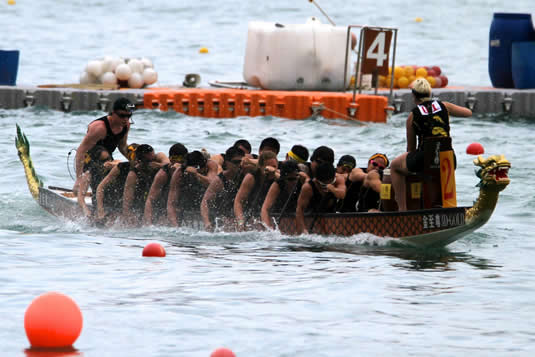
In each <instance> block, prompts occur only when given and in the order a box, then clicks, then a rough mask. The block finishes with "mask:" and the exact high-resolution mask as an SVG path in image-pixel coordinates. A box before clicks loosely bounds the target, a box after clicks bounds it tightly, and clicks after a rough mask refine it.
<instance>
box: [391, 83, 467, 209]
mask: <svg viewBox="0 0 535 357" xmlns="http://www.w3.org/2000/svg"><path fill="white" fill-rule="evenodd" d="M411 90H412V94H413V97H414V102H415V104H416V107H415V108H414V109H413V110H412V111H411V112H410V114H409V116H408V118H407V122H406V130H407V152H405V153H403V154H401V155H400V156H398V157H396V158H395V159H394V160H392V164H391V171H390V172H391V175H392V186H393V188H394V191H395V195H396V202H397V204H398V207H399V211H406V210H407V198H406V186H405V176H408V175H409V174H410V173H418V172H421V171H422V170H423V168H424V167H423V166H424V150H423V148H424V143H425V141H426V139H428V138H436V137H449V136H450V114H451V115H453V116H456V117H469V116H471V115H472V111H471V110H470V109H468V108H464V107H460V106H458V105H455V104H452V103H449V102H442V101H440V100H436V99H435V100H434V99H432V97H431V85H430V84H429V82H428V81H427V80H426V79H424V78H418V79H416V80H415V81H414V82H413V83H412V85H411Z"/></svg>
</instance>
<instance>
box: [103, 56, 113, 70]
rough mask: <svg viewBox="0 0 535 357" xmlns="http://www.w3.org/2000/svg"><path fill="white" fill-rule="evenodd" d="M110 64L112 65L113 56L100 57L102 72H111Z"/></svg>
mask: <svg viewBox="0 0 535 357" xmlns="http://www.w3.org/2000/svg"><path fill="white" fill-rule="evenodd" d="M112 65H113V57H111V56H104V58H103V59H102V74H104V73H106V72H113V69H112Z"/></svg>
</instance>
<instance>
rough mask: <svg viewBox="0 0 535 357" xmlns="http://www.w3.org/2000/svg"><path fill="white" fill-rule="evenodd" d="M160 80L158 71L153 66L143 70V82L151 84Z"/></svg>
mask: <svg viewBox="0 0 535 357" xmlns="http://www.w3.org/2000/svg"><path fill="white" fill-rule="evenodd" d="M157 80H158V73H157V72H156V71H155V70H154V69H152V68H145V70H144V71H143V82H144V83H145V84H146V85H148V86H150V85H151V84H154V83H156V81H157Z"/></svg>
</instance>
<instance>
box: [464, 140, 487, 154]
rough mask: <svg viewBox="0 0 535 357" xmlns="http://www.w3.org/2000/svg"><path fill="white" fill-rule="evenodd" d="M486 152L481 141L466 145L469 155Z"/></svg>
mask: <svg viewBox="0 0 535 357" xmlns="http://www.w3.org/2000/svg"><path fill="white" fill-rule="evenodd" d="M484 152H485V149H484V148H483V145H481V144H480V143H472V144H470V145H468V146H467V147H466V153H467V154H468V155H481V154H483V153H484Z"/></svg>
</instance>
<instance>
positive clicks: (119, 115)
mask: <svg viewBox="0 0 535 357" xmlns="http://www.w3.org/2000/svg"><path fill="white" fill-rule="evenodd" d="M115 114H117V116H118V117H119V118H122V119H127V118H130V117H131V116H132V113H127V114H125V113H117V112H115Z"/></svg>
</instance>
